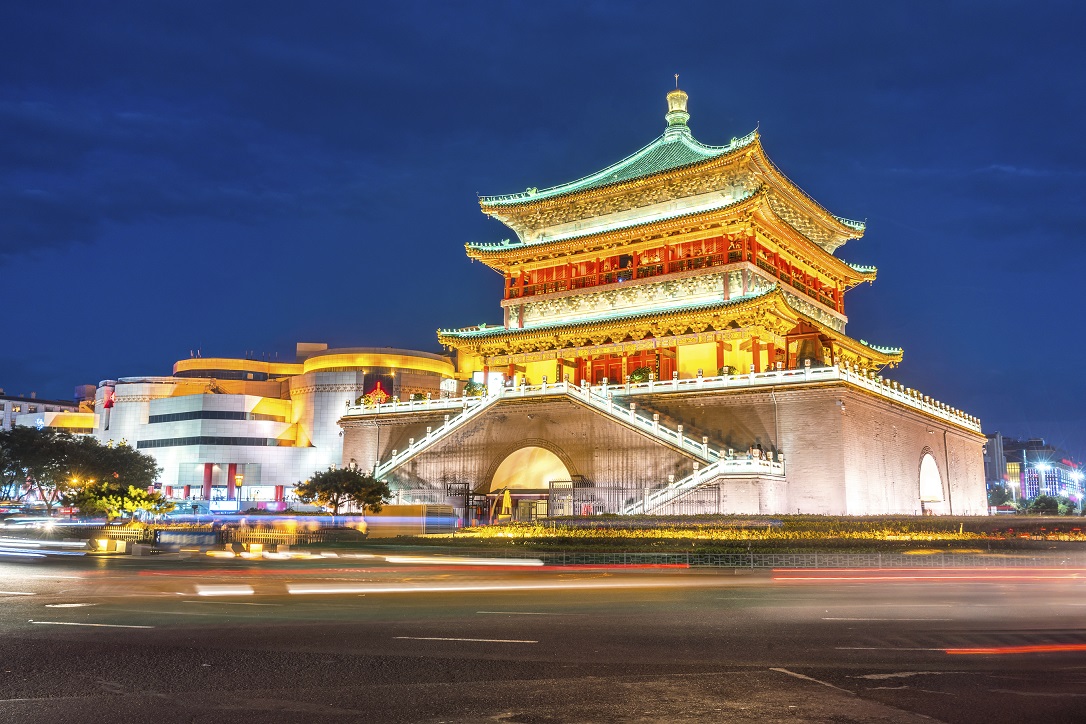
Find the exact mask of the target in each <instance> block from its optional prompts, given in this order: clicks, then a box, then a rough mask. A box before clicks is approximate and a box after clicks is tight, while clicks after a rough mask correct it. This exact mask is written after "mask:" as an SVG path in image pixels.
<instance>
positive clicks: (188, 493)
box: [181, 485, 192, 500]
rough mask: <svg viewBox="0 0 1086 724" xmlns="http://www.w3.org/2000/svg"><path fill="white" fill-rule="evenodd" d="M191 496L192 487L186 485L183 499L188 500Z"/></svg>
mask: <svg viewBox="0 0 1086 724" xmlns="http://www.w3.org/2000/svg"><path fill="white" fill-rule="evenodd" d="M191 495H192V486H191V485H186V486H185V488H184V491H183V492H182V494H181V497H183V498H184V499H185V500H188V499H189V496H191Z"/></svg>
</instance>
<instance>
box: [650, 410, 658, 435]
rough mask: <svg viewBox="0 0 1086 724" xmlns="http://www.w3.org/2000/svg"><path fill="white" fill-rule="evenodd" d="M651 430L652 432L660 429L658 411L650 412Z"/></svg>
mask: <svg viewBox="0 0 1086 724" xmlns="http://www.w3.org/2000/svg"><path fill="white" fill-rule="evenodd" d="M652 431H653V432H659V431H660V413H659V412H654V413H652Z"/></svg>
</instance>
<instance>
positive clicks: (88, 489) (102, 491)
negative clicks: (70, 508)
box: [66, 480, 174, 520]
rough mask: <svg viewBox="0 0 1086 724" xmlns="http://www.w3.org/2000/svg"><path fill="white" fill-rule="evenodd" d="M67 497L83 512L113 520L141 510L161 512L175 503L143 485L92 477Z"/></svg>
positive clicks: (135, 514) (135, 516)
mask: <svg viewBox="0 0 1086 724" xmlns="http://www.w3.org/2000/svg"><path fill="white" fill-rule="evenodd" d="M66 500H67V501H68V502H69V503H70V504H71V505H76V506H78V507H79V510H80V512H82V513H104V514H105V516H106V517H107V518H109V519H110V520H113V519H114V518H117V517H120V515H121V514H122V513H128V514H129V515H131V516H132V517H133V518H139V517H140V514H141V513H144V514H148V515H161V514H163V513H169V512H170V511H171V510H173V509H174V504H173V503H171V502H170V501H168V500H166V499H165V498H164V497H162V495H161V494H159V493H149V492H147V489H146V488H137V487H136V486H135V485H129V486H128V487H127V488H123V487H122V486H121V485H120V484H118V483H116V482H115V481H110V480H102V481H98V480H92V481H89V482H87V483H86V484H84V485H83V486H81V487H80V488H79V490H77V491H75V492H73V493H70V494H69V495H68V496H67V497H66Z"/></svg>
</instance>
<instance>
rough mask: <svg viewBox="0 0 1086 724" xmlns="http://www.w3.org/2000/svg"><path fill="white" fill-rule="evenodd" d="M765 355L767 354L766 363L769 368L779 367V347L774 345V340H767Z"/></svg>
mask: <svg viewBox="0 0 1086 724" xmlns="http://www.w3.org/2000/svg"><path fill="white" fill-rule="evenodd" d="M765 356H766V363H765V366H766V369H767V370H775V369H777V348H776V347H775V346H774V344H773V343H772V342H767V343H766V346H765Z"/></svg>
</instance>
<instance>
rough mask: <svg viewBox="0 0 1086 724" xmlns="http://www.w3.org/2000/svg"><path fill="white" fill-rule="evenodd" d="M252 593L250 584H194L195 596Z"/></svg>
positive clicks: (248, 594) (244, 594) (249, 594)
mask: <svg viewBox="0 0 1086 724" xmlns="http://www.w3.org/2000/svg"><path fill="white" fill-rule="evenodd" d="M254 593H255V591H254V590H253V587H252V586H238V585H212V584H204V585H197V586H196V595H197V596H252V595H253V594H254Z"/></svg>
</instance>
